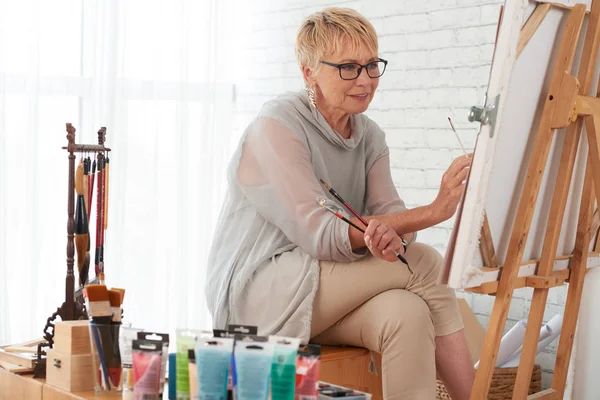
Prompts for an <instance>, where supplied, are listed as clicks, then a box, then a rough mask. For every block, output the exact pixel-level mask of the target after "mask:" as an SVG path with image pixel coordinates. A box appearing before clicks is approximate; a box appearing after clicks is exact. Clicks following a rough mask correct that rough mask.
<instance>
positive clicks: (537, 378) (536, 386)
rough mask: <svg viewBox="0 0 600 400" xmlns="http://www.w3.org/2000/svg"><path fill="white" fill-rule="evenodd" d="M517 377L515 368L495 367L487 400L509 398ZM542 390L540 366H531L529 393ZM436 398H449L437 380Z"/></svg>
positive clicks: (443, 399) (446, 399)
mask: <svg viewBox="0 0 600 400" xmlns="http://www.w3.org/2000/svg"><path fill="white" fill-rule="evenodd" d="M516 377H517V368H516V367H515V368H496V370H495V371H494V375H493V376H492V384H491V386H490V391H489V394H488V400H505V399H506V400H510V399H512V392H513V388H514V385H515V379H516ZM541 390H542V368H541V367H540V366H539V365H537V364H536V365H535V366H534V367H533V374H532V375H531V383H530V384H529V394H533V393H537V392H539V391H541ZM436 399H437V400H450V395H449V394H448V392H447V391H446V388H445V387H444V384H443V383H442V382H441V381H439V380H438V381H437V396H436Z"/></svg>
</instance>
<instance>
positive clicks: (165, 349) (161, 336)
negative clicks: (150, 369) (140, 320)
mask: <svg viewBox="0 0 600 400" xmlns="http://www.w3.org/2000/svg"><path fill="white" fill-rule="evenodd" d="M137 338H138V339H143V340H152V341H157V342H159V343H161V345H162V362H161V364H160V396H161V398H162V394H163V391H164V389H165V377H166V374H167V362H168V361H169V334H168V333H155V332H138V334H137Z"/></svg>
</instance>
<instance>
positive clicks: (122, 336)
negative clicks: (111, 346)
mask: <svg viewBox="0 0 600 400" xmlns="http://www.w3.org/2000/svg"><path fill="white" fill-rule="evenodd" d="M141 331H142V329H138V328H132V327H130V326H122V327H121V329H120V330H119V348H120V352H121V364H122V366H123V391H125V392H128V391H132V390H133V356H132V349H131V345H132V344H133V341H134V340H136V339H137V334H138V332H141Z"/></svg>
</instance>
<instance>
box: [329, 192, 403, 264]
mask: <svg viewBox="0 0 600 400" xmlns="http://www.w3.org/2000/svg"><path fill="white" fill-rule="evenodd" d="M317 203H318V204H319V205H320V206H321V207H323V208H325V209H326V210H327V211H329V212H330V213H332V214H333V215H335V216H336V217H338V218H339V219H341V220H342V221H344V222H346V223H347V224H348V225H350V226H352V227H353V228H354V229H356V230H358V231H360V232H362V233H365V230H364V229H362V228H361V227H360V226H358V225H356V224H355V223H354V222H352V221H350V220H349V219H348V218H346V217H345V216H344V215H343V213H342V210H340V209H339V208H338V207H337V205H332V204H331V203H332V201H331V200H329V199H327V198H325V197H317ZM394 254H395V255H396V257H398V259H399V260H400V261H402V262H403V263H404V264H406V267H407V268H408V271H409V272H410V273H411V274H412V273H413V271H412V269H411V268H410V265H408V261H407V260H406V258H404V256H402V254H400V253H398V252H397V251H394Z"/></svg>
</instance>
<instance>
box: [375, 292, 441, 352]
mask: <svg viewBox="0 0 600 400" xmlns="http://www.w3.org/2000/svg"><path fill="white" fill-rule="evenodd" d="M376 299H377V302H378V303H379V304H378V305H377V308H378V310H379V312H378V314H379V315H377V316H376V317H375V318H377V319H380V321H381V322H380V329H381V330H380V332H379V333H380V335H381V337H382V338H383V343H382V347H384V346H385V344H386V342H389V341H392V340H398V339H399V340H401V341H402V342H407V341H408V342H412V341H416V342H420V341H425V342H427V341H431V342H432V343H433V340H434V336H435V333H434V327H433V319H432V316H431V312H430V310H429V307H428V306H427V303H426V302H425V301H424V300H423V299H422V298H421V297H419V296H417V295H416V294H414V293H411V292H408V291H406V290H402V289H394V290H388V291H387V292H384V293H381V294H379V295H377V296H376Z"/></svg>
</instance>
